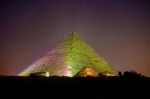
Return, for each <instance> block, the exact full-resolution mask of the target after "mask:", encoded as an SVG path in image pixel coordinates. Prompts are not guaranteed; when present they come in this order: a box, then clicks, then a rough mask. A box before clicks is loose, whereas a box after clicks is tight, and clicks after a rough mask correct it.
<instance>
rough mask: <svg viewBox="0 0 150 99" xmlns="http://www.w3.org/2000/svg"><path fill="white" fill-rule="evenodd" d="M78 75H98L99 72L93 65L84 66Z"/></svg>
mask: <svg viewBox="0 0 150 99" xmlns="http://www.w3.org/2000/svg"><path fill="white" fill-rule="evenodd" d="M75 76H76V77H88V76H93V77H96V76H97V73H96V72H95V71H94V70H93V69H92V68H91V67H88V66H86V67H83V68H82V69H81V70H80V71H79V72H77V73H76V75H75Z"/></svg>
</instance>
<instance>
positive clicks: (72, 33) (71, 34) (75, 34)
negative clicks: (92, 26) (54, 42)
mask: <svg viewBox="0 0 150 99" xmlns="http://www.w3.org/2000/svg"><path fill="white" fill-rule="evenodd" d="M68 36H79V35H78V33H76V32H71V33H70V34H68Z"/></svg>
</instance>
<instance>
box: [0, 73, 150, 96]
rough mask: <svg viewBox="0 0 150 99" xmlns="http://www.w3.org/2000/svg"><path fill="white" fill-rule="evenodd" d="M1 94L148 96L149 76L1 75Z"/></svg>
mask: <svg viewBox="0 0 150 99" xmlns="http://www.w3.org/2000/svg"><path fill="white" fill-rule="evenodd" d="M0 88H1V93H0V94H1V97H2V96H4V97H5V98H6V97H11V98H19V99H21V98H34V99H35V98H39V97H41V98H42V99H44V98H47V99H50V98H52V99H56V98H59V99H60V98H61V99H62V98H63V99H64V98H68V99H72V98H75V99H81V98H82V99H102V98H103V99H107V98H109V99H114V98H126V99H127V98H131V97H132V98H135V97H138V98H143V99H144V98H146V97H149V94H148V93H149V88H150V78H147V77H83V78H82V77H73V78H69V77H55V76H54V77H49V78H47V77H13V76H9V77H6V76H1V77H0Z"/></svg>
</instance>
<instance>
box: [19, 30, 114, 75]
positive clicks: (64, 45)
mask: <svg viewBox="0 0 150 99" xmlns="http://www.w3.org/2000/svg"><path fill="white" fill-rule="evenodd" d="M85 66H90V67H92V68H93V69H94V70H95V71H96V72H97V73H99V72H109V73H112V74H114V75H116V71H115V70H114V69H112V67H111V66H110V65H109V64H108V63H107V62H106V61H105V60H104V58H102V57H101V56H100V55H98V54H97V53H96V51H94V49H93V48H92V47H90V45H88V44H87V43H86V42H85V41H84V40H83V39H82V38H81V37H80V36H79V35H78V34H77V33H75V32H72V33H71V34H69V35H67V36H66V37H64V39H63V40H62V41H61V42H59V43H58V44H56V46H54V47H53V48H51V49H50V50H49V51H48V52H47V53H46V54H45V55H43V57H41V58H39V59H38V60H37V61H35V62H34V63H33V64H31V65H30V66H28V67H27V68H26V69H25V70H23V71H22V72H20V73H19V74H18V75H19V76H29V75H30V74H31V73H36V72H49V74H50V75H55V76H70V77H72V76H74V75H75V74H76V73H77V72H79V71H80V70H81V69H82V68H84V67H85Z"/></svg>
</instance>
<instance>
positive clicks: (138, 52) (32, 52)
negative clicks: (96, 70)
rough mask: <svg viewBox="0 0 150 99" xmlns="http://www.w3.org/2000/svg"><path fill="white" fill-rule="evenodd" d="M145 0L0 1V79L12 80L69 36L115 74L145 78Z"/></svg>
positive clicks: (148, 26) (148, 19) (149, 23)
mask: <svg viewBox="0 0 150 99" xmlns="http://www.w3.org/2000/svg"><path fill="white" fill-rule="evenodd" d="M149 31H150V1H149V0H1V1H0V75H16V74H17V73H19V72H20V71H22V70H23V69H24V68H26V67H27V66H28V65H30V64H31V63H32V62H33V61H35V60H36V59H37V58H39V57H40V56H42V55H43V54H44V53H45V52H46V51H47V50H48V49H50V48H51V47H52V46H54V45H55V44H57V43H58V42H59V41H61V40H62V39H63V37H64V36H65V35H67V34H69V33H70V32H77V33H78V34H79V35H80V36H81V37H82V38H83V39H84V40H85V41H87V42H88V43H89V44H90V45H91V46H92V47H93V48H94V49H95V50H96V51H97V53H98V54H99V55H102V56H103V57H104V58H105V59H106V60H107V61H108V63H109V64H111V66H112V67H113V68H114V69H116V70H117V71H126V70H135V71H137V72H139V73H142V74H144V75H146V76H150V44H149V43H150V32H149Z"/></svg>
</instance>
